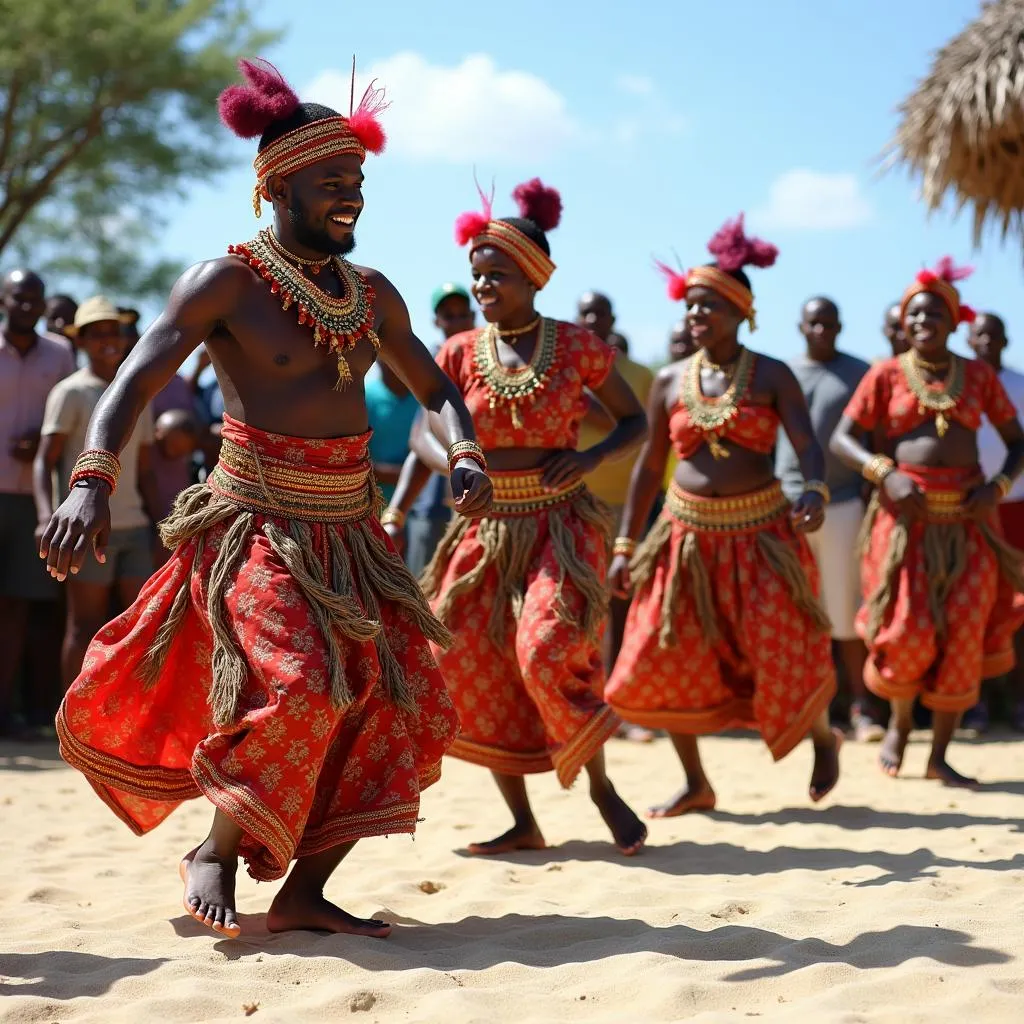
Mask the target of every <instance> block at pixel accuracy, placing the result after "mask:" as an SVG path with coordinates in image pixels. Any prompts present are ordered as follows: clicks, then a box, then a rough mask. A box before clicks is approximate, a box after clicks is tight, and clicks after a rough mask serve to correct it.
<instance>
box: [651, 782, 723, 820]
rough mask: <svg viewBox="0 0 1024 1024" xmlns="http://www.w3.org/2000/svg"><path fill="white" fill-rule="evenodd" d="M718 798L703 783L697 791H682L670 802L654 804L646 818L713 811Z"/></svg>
mask: <svg viewBox="0 0 1024 1024" xmlns="http://www.w3.org/2000/svg"><path fill="white" fill-rule="evenodd" d="M717 802H718V798H717V797H716V796H715V791H714V790H713V789H712V788H711V786H710V784H709V783H707V782H705V783H704V784H703V785H702V786H699V787H698V788H697V789H689V788H686V789H682V790H680V791H679V792H678V793H676V795H675V796H674V797H672V799H671V800H666V801H665V803H663V804H655V805H654V806H653V807H651V808H650V809H649V810H648V811H647V817H648V818H677V817H679V815H681V814H690V813H691V812H693V811H713V810H714V809H715V804H716V803H717Z"/></svg>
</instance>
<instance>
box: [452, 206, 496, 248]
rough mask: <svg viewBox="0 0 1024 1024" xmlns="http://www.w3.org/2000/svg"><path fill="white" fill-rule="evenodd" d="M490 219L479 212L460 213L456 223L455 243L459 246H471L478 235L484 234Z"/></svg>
mask: <svg viewBox="0 0 1024 1024" xmlns="http://www.w3.org/2000/svg"><path fill="white" fill-rule="evenodd" d="M490 219H491V218H490V217H489V216H488V215H487V214H484V213H480V212H478V211H477V210H471V211H469V212H468V213H460V214H459V216H458V217H457V218H456V221H455V242H456V244H457V245H469V243H470V242H472V241H473V239H474V238H476V236H477V235H480V234H483V232H484V230H485V229H486V227H487V225H488V223H489V222H490Z"/></svg>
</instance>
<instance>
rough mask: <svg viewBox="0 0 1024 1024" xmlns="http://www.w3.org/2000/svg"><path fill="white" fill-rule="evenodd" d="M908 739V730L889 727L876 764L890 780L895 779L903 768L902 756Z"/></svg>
mask: <svg viewBox="0 0 1024 1024" xmlns="http://www.w3.org/2000/svg"><path fill="white" fill-rule="evenodd" d="M909 739H910V730H909V729H900V728H898V727H897V726H894V725H890V726H889V730H888V732H886V734H885V739H884V740H882V746H881V748H880V749H879V751H878V763H879V765H880V766H881V768H882V771H883V772H885V774H886V775H888V776H889V777H890V778H892V779H895V778H896V776H897V775H899V773H900V769H901V768H902V767H903V755H904V753H905V752H906V749H907V741H908V740H909Z"/></svg>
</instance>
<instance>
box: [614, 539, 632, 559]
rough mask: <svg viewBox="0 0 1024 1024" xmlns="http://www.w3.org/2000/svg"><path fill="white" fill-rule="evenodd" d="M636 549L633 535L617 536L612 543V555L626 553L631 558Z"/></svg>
mask: <svg viewBox="0 0 1024 1024" xmlns="http://www.w3.org/2000/svg"><path fill="white" fill-rule="evenodd" d="M635 551H636V541H635V540H633V538H632V537H616V538H615V541H614V543H613V544H612V555H625V556H626V557H627V558H631V557H632V555H633V553H634V552H635Z"/></svg>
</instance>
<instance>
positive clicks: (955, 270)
mask: <svg viewBox="0 0 1024 1024" xmlns="http://www.w3.org/2000/svg"><path fill="white" fill-rule="evenodd" d="M933 273H934V274H935V276H936V277H938V278H940V279H941V280H943V281H945V282H946V283H947V284H953V283H955V282H956V281H963V280H966V279H967V278H968V277H970V276H971V274H973V273H974V267H958V266H957V265H956V264H955V263H954V262H953V257H952V256H943V257H942V259H940V260H939V262H938V263H936V264H935V270H934V271H933Z"/></svg>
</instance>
